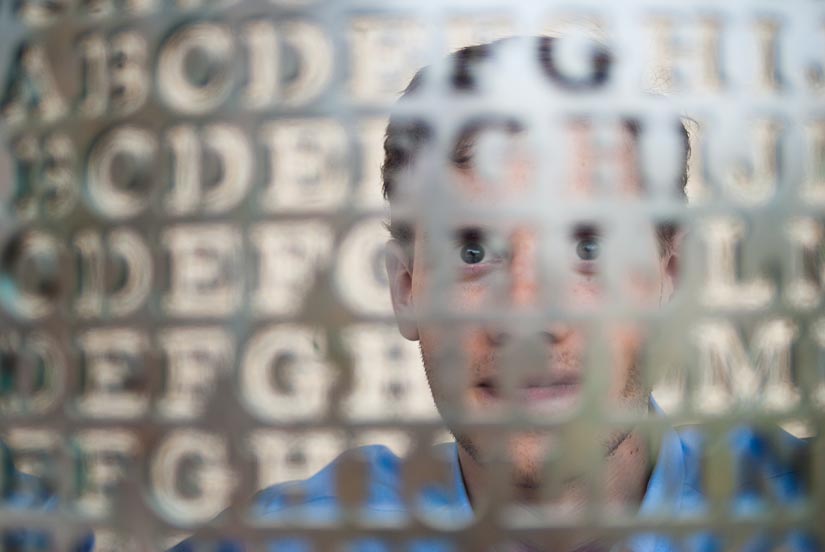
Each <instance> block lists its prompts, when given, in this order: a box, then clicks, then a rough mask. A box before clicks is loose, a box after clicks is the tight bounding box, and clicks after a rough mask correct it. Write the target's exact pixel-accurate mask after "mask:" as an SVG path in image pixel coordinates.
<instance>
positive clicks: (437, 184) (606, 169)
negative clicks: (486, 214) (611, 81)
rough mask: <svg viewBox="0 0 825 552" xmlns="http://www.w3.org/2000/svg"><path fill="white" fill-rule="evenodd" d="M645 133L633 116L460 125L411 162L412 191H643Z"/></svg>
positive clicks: (500, 196) (569, 196)
mask: <svg viewBox="0 0 825 552" xmlns="http://www.w3.org/2000/svg"><path fill="white" fill-rule="evenodd" d="M637 142H638V135H637V132H636V131H635V129H634V126H633V125H632V124H631V123H629V122H627V121H619V120H617V121H611V122H595V121H590V120H587V119H584V118H569V119H567V120H564V121H559V122H556V123H545V124H539V123H538V122H536V121H532V122H528V123H524V124H506V123H503V122H502V121H491V122H487V123H486V124H471V125H467V126H466V127H465V128H463V129H459V130H458V131H457V132H456V133H455V134H454V137H453V138H452V139H451V140H446V141H445V143H444V145H443V146H442V147H441V148H440V149H439V148H429V149H426V148H425V149H424V150H422V152H420V153H419V155H418V156H417V158H416V159H414V161H413V163H412V164H411V167H412V170H411V171H410V174H409V177H408V183H409V186H410V187H409V188H407V189H409V190H411V191H417V193H418V194H421V195H423V196H424V197H429V198H432V197H433V194H435V195H436V196H438V197H440V199H441V200H443V201H452V202H455V201H459V202H460V201H471V202H473V203H488V204H490V205H500V203H499V202H501V201H512V202H518V201H522V202H530V201H537V200H539V199H540V198H548V197H552V198H553V200H554V202H556V203H564V202H567V201H569V202H576V203H579V204H582V203H584V202H587V201H588V200H590V201H593V202H596V201H598V200H599V199H603V198H609V197H617V196H618V197H625V198H627V197H637V196H640V195H641V194H642V193H643V183H642V178H641V171H640V170H639V161H640V160H639V155H638V152H639V148H638V143H637Z"/></svg>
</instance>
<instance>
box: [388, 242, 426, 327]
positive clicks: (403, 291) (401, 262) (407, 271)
mask: <svg viewBox="0 0 825 552" xmlns="http://www.w3.org/2000/svg"><path fill="white" fill-rule="evenodd" d="M384 259H385V262H386V265H387V277H388V278H389V283H390V296H391V297H392V308H393V310H394V311H395V320H396V323H397V324H398V330H399V331H400V332H401V335H403V336H404V337H405V338H407V339H409V340H410V341H418V324H417V322H416V319H415V305H414V303H413V297H412V259H411V258H410V256H409V255H408V254H407V251H405V249H404V247H402V246H401V244H400V243H399V242H398V241H397V240H390V241H388V242H387V245H386V246H385V248H384Z"/></svg>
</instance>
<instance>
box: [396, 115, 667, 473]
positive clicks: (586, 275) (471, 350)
mask: <svg viewBox="0 0 825 552" xmlns="http://www.w3.org/2000/svg"><path fill="white" fill-rule="evenodd" d="M619 135H620V137H621V146H620V147H618V148H617V149H616V151H615V152H614V154H613V155H612V156H611V157H612V158H611V159H608V160H605V161H606V166H608V167H612V168H613V169H614V170H615V172H614V173H612V174H615V175H616V183H618V186H617V187H616V190H617V194H618V195H617V198H616V201H617V202H622V201H630V202H632V201H633V198H634V197H636V198H637V200H638V198H639V196H640V189H639V179H638V175H637V172H636V169H635V159H636V155H635V145H634V144H635V141H634V138H633V137H632V134H631V133H630V132H629V131H628V130H624V129H622V130H621V131H620V132H619ZM569 137H570V143H571V144H572V146H571V149H570V150H569V151H572V152H573V154H574V155H572V156H571V157H570V162H569V163H567V164H566V172H567V174H568V175H570V178H569V180H568V181H567V183H566V184H565V185H564V186H561V187H557V188H556V189H554V190H553V195H552V196H551V197H553V198H555V199H556V200H557V201H556V202H555V204H554V205H548V206H547V209H546V212H547V217H546V218H545V219H543V220H541V223H536V222H535V219H532V220H534V222H533V223H530V222H524V221H525V220H531V219H530V218H529V217H524V216H520V215H514V216H513V217H509V216H501V217H499V216H495V217H491V216H486V217H485V216H484V215H483V212H484V210H485V209H486V210H488V212H493V213H496V214H502V215H506V213H508V212H517V211H516V210H515V209H517V208H518V207H517V206H518V205H519V204H520V203H521V204H525V203H531V202H533V203H535V201H536V199H535V198H536V196H535V195H531V194H535V191H536V186H541V185H542V184H541V182H540V179H539V178H538V174H539V172H540V171H538V169H537V167H538V165H539V163H538V161H537V160H538V157H537V156H536V155H535V151H536V148H535V147H532V148H531V147H530V146H528V145H527V144H528V141H527V140H525V138H524V136H516V135H512V134H511V135H509V136H508V137H507V138H506V143H505V145H504V147H501V148H499V149H498V150H497V153H496V156H497V159H498V162H497V163H496V164H497V165H498V167H495V168H494V169H493V170H490V169H489V167H487V168H486V169H485V168H483V167H482V163H483V161H481V160H479V159H475V160H474V162H472V163H468V164H466V166H461V167H458V166H455V167H450V168H449V169H448V171H449V173H450V174H449V178H448V179H447V180H448V181H449V183H450V184H449V185H450V186H452V187H453V190H452V192H454V193H450V194H447V195H446V196H445V198H442V199H439V201H448V202H449V201H455V202H457V205H455V207H457V208H456V209H455V212H457V213H462V214H461V215H460V216H458V217H456V219H457V220H455V221H454V224H453V225H452V227H449V229H448V230H447V231H446V233H447V234H448V235H447V236H444V235H434V234H433V233H432V232H431V231H429V229H428V226H427V225H426V224H425V223H422V222H421V221H419V223H418V224H417V225H416V230H415V240H414V244H413V247H412V257H410V255H409V254H405V253H403V251H402V250H401V249H400V248H392V247H391V248H390V260H389V261H388V270H389V274H390V280H391V284H392V292H393V304H394V306H395V309H396V313H397V315H398V316H399V325H400V328H401V331H402V334H404V335H405V337H407V338H409V339H413V340H418V341H419V342H420V348H421V353H422V358H423V362H424V366H425V370H426V374H427V378H428V380H429V383H430V387H431V389H432V393H433V397H434V399H435V403H436V406H437V407H438V408H439V411H440V412H441V413H442V415H443V416H444V417H445V418H446V419H447V420H448V424H450V420H451V419H453V417H454V415H455V412H456V411H457V410H461V409H463V412H464V413H466V415H467V416H468V417H470V418H473V417H475V418H478V417H482V418H483V417H485V416H497V415H502V414H506V413H507V412H511V411H512V409H516V410H519V411H520V412H521V413H523V414H526V415H528V416H530V417H532V418H533V419H539V420H561V419H563V417H564V416H566V415H572V414H573V413H574V412H575V410H576V409H577V408H579V407H586V406H587V404H585V401H584V397H585V384H586V382H587V377H588V374H587V373H586V367H587V366H595V367H597V370H598V373H597V374H593V375H594V376H595V377H596V379H597V380H598V381H602V382H604V383H605V387H604V388H603V389H602V391H601V392H600V393H601V396H606V398H607V400H606V401H604V402H603V403H602V406H604V407H606V408H608V409H610V408H615V409H624V410H634V411H636V412H639V411H644V410H646V408H647V398H648V394H649V389H647V388H646V386H645V385H644V383H643V381H642V375H641V373H640V371H639V369H638V362H637V357H638V354H639V352H640V347H641V342H642V338H643V331H642V330H641V329H640V328H639V327H638V326H637V325H635V324H632V323H630V322H629V321H627V320H626V321H621V320H618V321H614V322H612V323H605V324H604V325H602V326H599V325H598V324H596V325H594V324H588V323H587V322H586V320H587V319H588V315H589V318H590V319H591V320H593V319H596V320H598V319H604V317H603V316H600V315H599V313H603V312H605V311H604V309H605V308H606V307H608V306H609V305H610V304H612V303H613V301H614V299H615V298H614V297H613V296H612V295H611V294H610V293H609V292H608V284H607V282H608V281H611V278H610V276H617V275H616V274H612V275H611V274H609V273H608V271H609V270H611V269H613V270H614V271H615V270H621V271H624V270H625V269H628V271H629V273H628V274H619V275H618V277H617V278H613V279H612V280H613V282H614V284H617V287H614V288H613V289H614V290H615V292H616V293H618V294H619V295H620V296H621V297H623V298H624V300H626V301H628V302H629V304H631V305H633V306H636V307H648V308H649V307H653V308H656V307H657V306H658V305H659V303H660V302H661V301H662V298H663V297H667V296H669V295H670V292H671V290H672V283H673V271H674V267H675V257H674V256H673V254H672V252H670V251H668V250H667V248H666V250H665V252H664V253H662V251H661V250H660V247H659V244H658V243H657V241H656V232H655V229H654V227H653V225H652V224H650V223H647V222H644V223H641V224H638V225H637V226H636V228H637V229H640V231H639V232H635V233H633V235H632V237H633V239H632V242H633V243H632V244H628V243H624V244H623V243H622V242H621V240H619V241H618V242H616V246H613V247H610V251H609V252H608V245H607V244H608V243H609V242H610V239H611V238H615V236H612V235H611V234H610V233H609V231H608V230H607V229H606V228H604V226H605V225H604V224H600V223H599V222H598V221H596V220H594V219H592V218H588V217H586V216H583V217H582V218H581V219H579V220H576V219H570V218H568V217H567V216H566V215H567V211H568V205H569V206H572V205H579V206H581V205H583V204H586V202H587V200H588V198H596V197H597V196H598V194H596V193H595V192H594V185H593V179H592V176H593V171H594V165H595V163H594V158H593V155H592V154H591V153H590V152H589V151H588V147H587V145H586V144H588V143H589V139H590V137H589V130H588V128H587V127H586V126H574V127H571V129H570V133H569ZM481 140H483V136H479V138H478V144H477V146H479V147H477V148H475V149H476V151H475V152H474V156H475V157H478V156H479V155H480V154H481V153H482V152H484V151H486V150H484V149H483V148H481V147H480V144H481ZM462 207H470V209H464V208H462ZM491 209H492V211H489V210H491ZM448 210H449V209H448ZM497 211H500V213H498V212H497ZM465 215H466V216H465ZM554 217H557V218H558V219H559V220H557V221H556V220H553V218H554ZM625 222H627V221H625ZM630 227H633V225H632V221H631V224H630ZM439 240H440V241H439ZM623 248H626V249H623ZM623 251H625V252H626V254H627V257H632V258H633V263H627V264H623V263H622V262H621V261H623V260H627V259H626V258H625V257H624V253H623ZM611 256H613V258H614V259H617V261H614V262H608V259H609V258H610V257H611ZM634 269H638V270H637V271H636V272H634ZM445 312H446V313H447V319H448V320H447V321H445V320H444V319H439V313H440V314H441V315H443V314H444V313H445ZM554 312H555V313H568V314H574V315H575V314H580V315H583V318H580V319H579V321H573V320H571V319H570V317H568V318H567V319H565V318H562V317H558V315H556V317H557V318H555V319H554V316H553V314H552V313H554ZM594 315H595V316H594ZM595 329H599V331H601V332H603V333H602V334H600V335H601V336H602V337H601V338H599V341H598V343H600V344H603V345H605V347H603V350H602V352H603V354H604V356H603V357H601V358H600V360H599V361H593V362H588V361H587V360H586V355H587V354H588V350H589V349H590V350H591V352H592V350H594V349H595V348H594V347H593V343H594V342H593V341H591V340H592V339H596V338H595V337H594V336H595V334H594V333H593V332H594V331H595ZM451 425H452V426H453V427H451V428H450V429H451V430H452V431H453V433H454V434H455V436H456V438H457V439H458V441H459V443H460V444H461V446H462V447H463V448H464V450H465V451H466V452H467V453H468V454H469V455H470V456H471V457H472V458H474V459H475V460H476V461H478V462H480V463H482V464H483V463H485V462H487V461H488V459H489V457H490V453H491V452H492V451H493V450H494V449H495V447H496V446H497V444H500V443H501V442H502V441H501V434H498V433H496V432H494V431H489V430H465V429H462V428H461V427H457V426H456V425H455V424H451ZM627 434H628V430H627V429H612V430H605V433H604V434H602V435H598V436H590V437H589V438H590V439H591V440H592V439H599V441H600V445H599V446H600V447H601V448H602V450H603V453H604V454H605V455H610V454H612V453H613V451H615V449H616V448H617V447H618V446H619V445H620V444H621V443H622V442H623V440H624V439H625V438H626V436H627ZM557 437H558V432H555V431H544V432H539V431H524V432H519V433H511V434H509V435H508V437H507V439H506V446H505V449H506V454H507V456H508V460H509V461H510V462H511V463H512V465H513V478H514V480H515V483H516V484H518V485H521V486H525V487H535V486H537V485H538V484H539V482H540V479H541V476H540V474H541V469H542V462H543V460H544V459H545V457H546V455H547V454H548V453H549V452H551V450H550V449H552V448H553V447H554V443H559V444H560V446H564V442H565V441H563V440H558V439H557ZM569 475H570V477H575V475H576V474H575V473H573V474H569Z"/></svg>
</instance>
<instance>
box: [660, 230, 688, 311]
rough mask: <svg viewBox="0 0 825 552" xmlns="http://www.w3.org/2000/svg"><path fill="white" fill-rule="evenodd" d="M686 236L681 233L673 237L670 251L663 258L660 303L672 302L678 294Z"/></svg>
mask: <svg viewBox="0 0 825 552" xmlns="http://www.w3.org/2000/svg"><path fill="white" fill-rule="evenodd" d="M683 238H684V234H683V233H682V232H681V231H678V232H676V234H675V235H674V236H673V242H672V243H671V245H670V247H669V248H668V251H667V252H666V253H665V254H664V255H663V256H662V292H661V297H660V302H667V301H670V298H671V297H673V294H674V293H675V292H676V287H677V286H678V283H679V261H680V259H681V252H682V240H683Z"/></svg>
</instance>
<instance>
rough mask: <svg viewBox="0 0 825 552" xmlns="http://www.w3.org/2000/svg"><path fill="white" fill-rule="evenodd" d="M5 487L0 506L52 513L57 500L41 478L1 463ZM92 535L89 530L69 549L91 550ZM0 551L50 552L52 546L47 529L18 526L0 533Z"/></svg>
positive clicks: (92, 546) (9, 508)
mask: <svg viewBox="0 0 825 552" xmlns="http://www.w3.org/2000/svg"><path fill="white" fill-rule="evenodd" d="M4 471H5V472H6V473H5V474H4V481H5V488H4V489H3V492H2V506H3V508H4V509H6V510H11V511H33V512H54V511H55V510H56V509H57V500H56V498H55V496H54V494H53V493H52V492H50V490H49V489H48V488H47V487H46V485H45V484H44V483H43V481H42V480H41V479H38V478H36V477H33V476H31V475H28V474H25V473H21V472H20V471H17V470H16V469H14V466H13V465H11V464H7V465H5V466H4ZM94 542H95V540H94V535H93V534H91V533H89V534H87V535H85V536H84V537H82V538H80V539H79V540H78V541H77V542H76V543H75V545H74V547H73V548H72V552H91V551H92V550H94ZM0 543H2V546H0V550H9V551H18V550H20V551H26V552H51V551H52V550H54V549H55V547H54V544H53V542H52V539H51V536H50V535H49V533H48V532H47V531H44V530H39V529H31V528H26V527H20V528H15V529H8V530H6V531H2V532H0Z"/></svg>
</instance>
